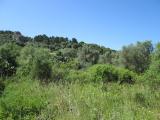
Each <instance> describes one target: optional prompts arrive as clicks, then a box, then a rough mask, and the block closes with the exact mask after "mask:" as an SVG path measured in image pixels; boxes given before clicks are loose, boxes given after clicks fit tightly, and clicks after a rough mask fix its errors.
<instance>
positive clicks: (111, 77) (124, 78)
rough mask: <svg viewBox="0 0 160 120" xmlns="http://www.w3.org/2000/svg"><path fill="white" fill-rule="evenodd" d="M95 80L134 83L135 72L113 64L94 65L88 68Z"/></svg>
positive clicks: (92, 78) (92, 79)
mask: <svg viewBox="0 0 160 120" xmlns="http://www.w3.org/2000/svg"><path fill="white" fill-rule="evenodd" d="M88 72H89V73H90V74H91V81H93V82H104V83H106V82H120V83H125V82H126V83H133V81H134V79H135V74H134V73H133V72H131V71H129V70H126V69H123V68H121V69H120V68H116V67H114V66H112V65H106V64H105V65H103V64H101V65H94V66H92V67H91V68H89V69H88Z"/></svg>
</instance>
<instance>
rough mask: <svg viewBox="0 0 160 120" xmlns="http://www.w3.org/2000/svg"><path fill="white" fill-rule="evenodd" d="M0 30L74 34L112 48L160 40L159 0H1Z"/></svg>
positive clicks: (25, 32)
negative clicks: (137, 42)
mask: <svg viewBox="0 0 160 120" xmlns="http://www.w3.org/2000/svg"><path fill="white" fill-rule="evenodd" d="M0 30H13V31H20V32H22V34H24V35H27V36H35V35H37V34H47V35H49V36H50V35H55V36H64V37H69V38H72V37H75V38H77V39H78V40H80V41H85V42H87V43H97V44H99V45H103V46H106V47H110V48H113V49H120V48H121V47H122V46H123V45H128V44H130V43H135V42H136V41H143V40H152V41H153V43H157V42H158V41H159V40H160V0H0Z"/></svg>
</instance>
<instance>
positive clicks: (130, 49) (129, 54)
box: [121, 41, 153, 73]
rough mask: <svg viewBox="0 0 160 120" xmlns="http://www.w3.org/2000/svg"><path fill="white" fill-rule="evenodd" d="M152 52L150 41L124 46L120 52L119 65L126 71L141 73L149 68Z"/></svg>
mask: <svg viewBox="0 0 160 120" xmlns="http://www.w3.org/2000/svg"><path fill="white" fill-rule="evenodd" d="M152 51H153V46H152V43H151V41H144V42H137V44H136V45H133V44H131V45H129V46H124V47H123V49H122V51H121V63H122V64H123V66H124V67H125V68H127V69H130V70H132V71H135V72H137V73H143V72H144V71H145V70H147V69H148V67H149V64H150V62H151V56H150V54H151V53H152Z"/></svg>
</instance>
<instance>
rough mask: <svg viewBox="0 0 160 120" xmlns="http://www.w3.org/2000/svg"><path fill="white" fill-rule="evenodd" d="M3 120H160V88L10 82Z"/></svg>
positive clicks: (3, 101)
mask: <svg viewBox="0 0 160 120" xmlns="http://www.w3.org/2000/svg"><path fill="white" fill-rule="evenodd" d="M0 102H1V106H0V118H1V119H2V120H12V119H14V120H54V119H56V120H160V90H159V89H158V88H157V89H153V88H152V87H150V86H147V85H142V84H140V83H139V84H134V85H119V84H117V83H109V84H103V85H102V84H95V83H89V84H79V83H74V84H63V85H62V84H53V83H51V84H48V85H42V84H40V83H39V82H38V81H33V80H22V81H19V82H12V83H8V85H7V87H6V89H5V91H4V93H3V95H2V96H1V98H0Z"/></svg>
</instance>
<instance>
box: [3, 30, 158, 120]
mask: <svg viewBox="0 0 160 120" xmlns="http://www.w3.org/2000/svg"><path fill="white" fill-rule="evenodd" d="M159 66H160V44H159V43H158V44H157V45H156V47H155V48H153V45H152V42H151V41H148V40H146V41H142V42H139V41H138V42H137V43H135V44H130V45H128V46H124V47H123V48H122V50H121V51H116V50H113V49H111V48H106V47H104V46H99V45H97V44H87V43H85V42H80V40H77V39H76V38H72V39H68V38H67V37H57V36H50V37H49V36H47V35H45V34H43V35H36V36H35V37H28V36H24V35H22V34H21V33H20V32H14V31H0V119H2V120H92V119H95V120H130V119H131V120H132V119H135V120H159V119H160V87H159V86H160V76H159V75H160V68H159Z"/></svg>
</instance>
